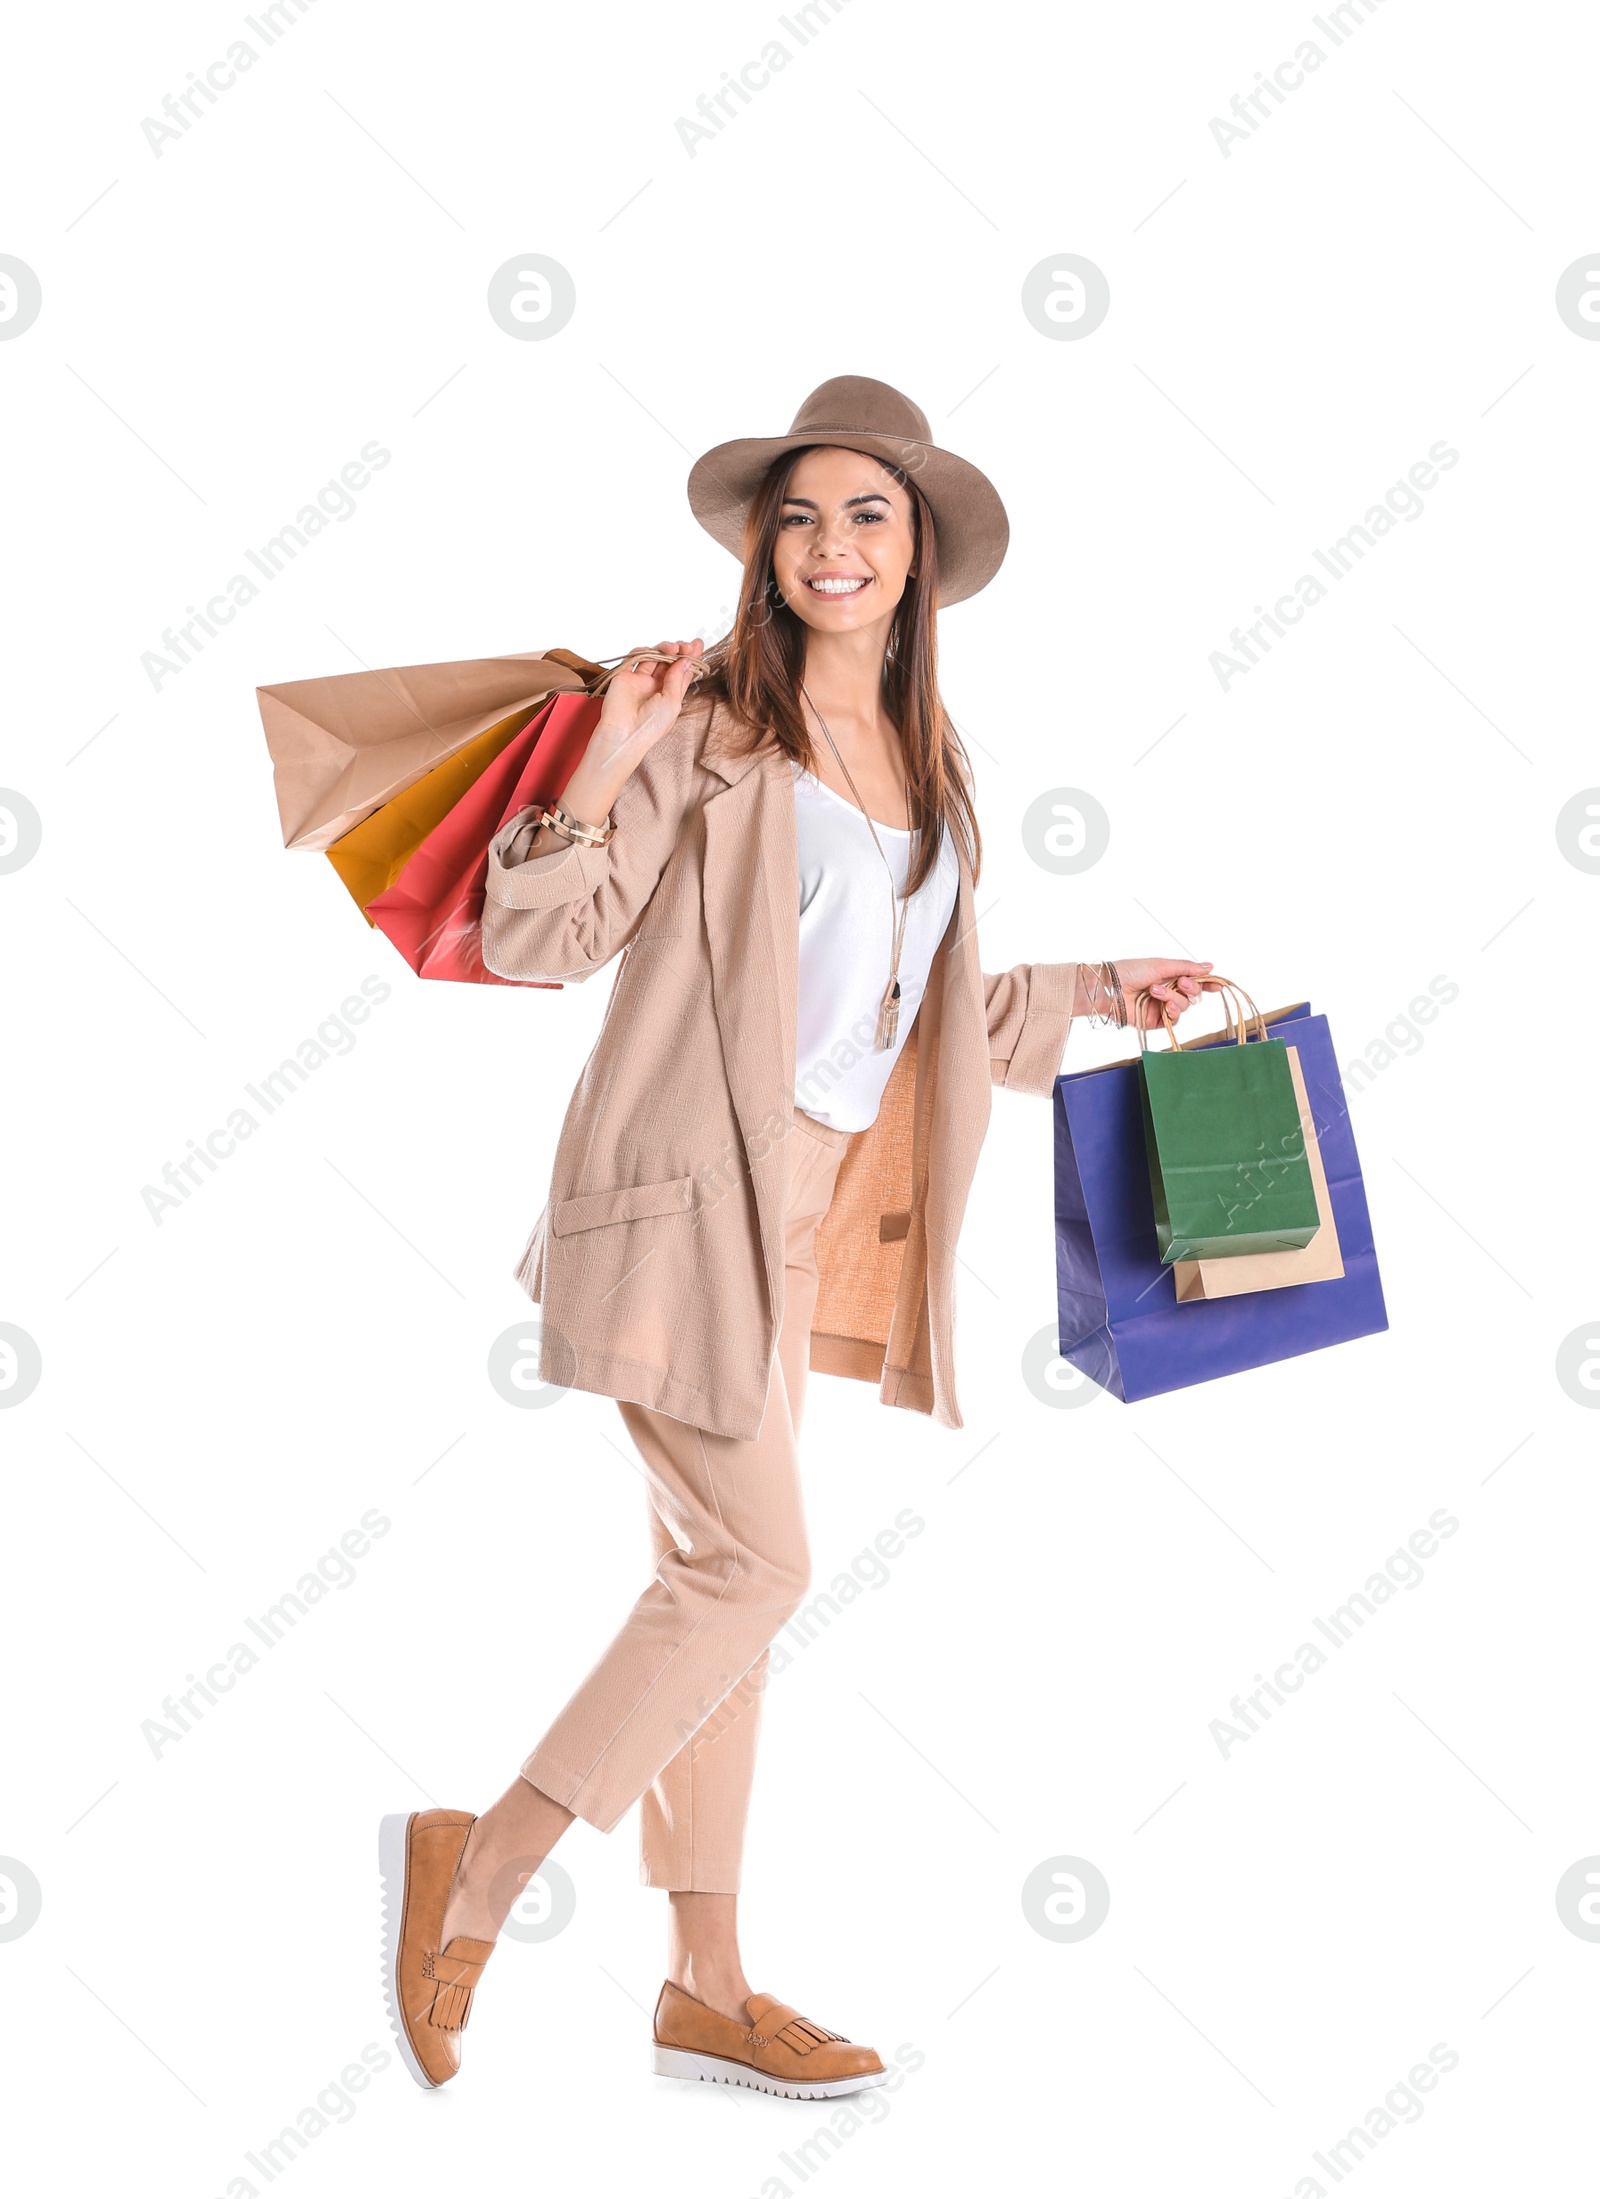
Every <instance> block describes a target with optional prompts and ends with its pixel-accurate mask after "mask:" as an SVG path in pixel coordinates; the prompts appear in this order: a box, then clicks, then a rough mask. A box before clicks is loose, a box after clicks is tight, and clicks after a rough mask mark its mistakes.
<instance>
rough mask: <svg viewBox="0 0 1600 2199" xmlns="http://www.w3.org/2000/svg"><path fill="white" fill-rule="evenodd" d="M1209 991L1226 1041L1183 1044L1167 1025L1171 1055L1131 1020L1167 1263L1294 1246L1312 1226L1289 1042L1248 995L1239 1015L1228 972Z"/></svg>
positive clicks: (1311, 1193)
mask: <svg viewBox="0 0 1600 2199" xmlns="http://www.w3.org/2000/svg"><path fill="white" fill-rule="evenodd" d="M1208 989H1210V990H1214V991H1221V993H1222V996H1223V1006H1224V1010H1225V1012H1226V1014H1227V1018H1228V1030H1229V1034H1230V1036H1231V1037H1232V1038H1233V1040H1234V1043H1233V1044H1232V1045H1226V1046H1207V1047H1204V1048H1198V1049H1196V1050H1195V1051H1193V1052H1189V1051H1186V1050H1185V1049H1184V1048H1183V1047H1182V1046H1181V1045H1180V1043H1179V1039H1178V1035H1177V1031H1176V1030H1175V1029H1174V1028H1173V1026H1172V1024H1171V1023H1170V1022H1169V1023H1168V1024H1167V1029H1168V1033H1169V1036H1170V1037H1171V1040H1172V1047H1171V1051H1170V1052H1165V1053H1156V1052H1153V1051H1151V1050H1150V1049H1149V1048H1148V1047H1147V1046H1146V1043H1145V1032H1144V1026H1143V1017H1142V1010H1141V1014H1140V1016H1139V1017H1138V1018H1137V1019H1136V1020H1137V1021H1138V1025H1139V1090H1140V1096H1141V1099H1142V1102H1143V1109H1144V1142H1145V1153H1146V1156H1147V1157H1148V1160H1149V1163H1150V1190H1151V1196H1152V1198H1153V1201H1154V1204H1155V1215H1156V1240H1157V1242H1158V1244H1159V1245H1160V1248H1161V1258H1162V1261H1163V1263H1164V1264H1165V1265H1167V1266H1170V1265H1171V1264H1172V1263H1173V1262H1174V1261H1175V1260H1221V1259H1227V1258H1229V1257H1231V1256H1232V1255H1234V1254H1244V1253H1250V1252H1296V1251H1300V1250H1302V1249H1303V1248H1304V1247H1305V1246H1306V1245H1308V1244H1310V1242H1311V1240H1312V1238H1313V1237H1314V1236H1315V1235H1316V1233H1317V1229H1318V1226H1319V1219H1320V1218H1319V1216H1318V1213H1317V1195H1316V1190H1315V1188H1314V1186H1313V1184H1312V1180H1311V1166H1310V1163H1309V1162H1308V1160H1307V1158H1306V1149H1305V1134H1304V1132H1303V1131H1302V1129H1301V1127H1300V1108H1299V1104H1298V1101H1297V1100H1296V1097H1295V1089H1294V1078H1293V1075H1292V1073H1291V1071H1290V1068H1289V1050H1288V1047H1287V1046H1286V1045H1285V1044H1284V1042H1283V1041H1282V1039H1276V1038H1269V1037H1268V1036H1267V1027H1266V1023H1265V1021H1264V1019H1263V1018H1262V1016H1261V1012H1260V1010H1259V1009H1257V1008H1256V1006H1255V1003H1254V1001H1250V1008H1251V1011H1252V1015H1251V1017H1250V1018H1248V1019H1247V1018H1246V1015H1245V1012H1244V1009H1243V1007H1242V1006H1239V1005H1238V1004H1237V1003H1236V1002H1235V1001H1234V998H1233V995H1234V993H1235V991H1236V990H1237V988H1235V987H1233V986H1231V985H1230V983H1229V981H1228V980H1227V979H1225V978H1222V979H1218V978H1213V979H1211V980H1209V981H1208ZM1243 997H1244V998H1245V999H1247V1000H1248V998H1249V996H1248V994H1246V995H1244V996H1243ZM1236 1013H1237V1023H1235V1014H1236ZM1252 1022H1253V1026H1254V1028H1253V1033H1252V1030H1251V1024H1252Z"/></svg>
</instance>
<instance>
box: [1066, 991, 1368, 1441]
mask: <svg viewBox="0 0 1600 2199" xmlns="http://www.w3.org/2000/svg"><path fill="white" fill-rule="evenodd" d="M1263 1020H1264V1024H1265V1027H1266V1029H1267V1031H1268V1032H1269V1034H1270V1038H1271V1039H1277V1040H1281V1041H1283V1042H1284V1044H1285V1045H1292V1046H1293V1047H1294V1049H1295V1051H1296V1053H1297V1054H1298V1056H1299V1062H1300V1069H1301V1073H1302V1076H1303V1078H1304V1082H1305V1089H1306V1097H1307V1100H1308V1102H1309V1105H1310V1109H1311V1113H1312V1116H1313V1119H1314V1122H1315V1126H1316V1134H1317V1142H1318V1145H1319V1147H1320V1150H1321V1155H1322V1161H1323V1166H1324V1170H1325V1173H1326V1180H1327V1186H1328V1196H1329V1200H1330V1203H1331V1206H1332V1209H1333V1218H1334V1222H1335V1224H1336V1226H1337V1231H1338V1237H1339V1244H1340V1248H1341V1254H1342V1259H1343V1265H1344V1273H1343V1275H1342V1276H1339V1277H1337V1278H1334V1279H1330V1280H1327V1281H1322V1282H1315V1283H1297V1284H1294V1285H1292V1286H1291V1287H1289V1288H1287V1289H1283V1290H1267V1291H1252V1292H1250V1293H1249V1294H1248V1295H1245V1296H1239V1297H1227V1298H1220V1299H1210V1298H1207V1299H1204V1300H1202V1301H1200V1302H1199V1303H1197V1304H1189V1305H1183V1306H1180V1305H1179V1304H1178V1300H1177V1290H1176V1277H1175V1274H1174V1271H1173V1268H1172V1267H1171V1266H1170V1265H1168V1264H1166V1263H1164V1262H1163V1260H1162V1258H1161V1247H1160V1244H1159V1242H1158V1241H1157V1237H1156V1220H1155V1209H1154V1202H1153V1198H1152V1194H1151V1187H1150V1170H1149V1165H1148V1161H1147V1157H1146V1152H1145V1142H1144V1119H1143V1107H1142V1102H1141V1098H1140V1079H1139V1069H1138V1064H1137V1063H1136V1062H1132V1061H1127V1062H1114V1063H1110V1064H1107V1065H1106V1066H1105V1067H1102V1068H1099V1069H1087V1070H1080V1071H1078V1072H1077V1073H1076V1074H1074V1075H1071V1076H1064V1077H1058V1078H1057V1079H1056V1086H1055V1102H1054V1107H1055V1178H1056V1191H1055V1198H1056V1295H1057V1318H1058V1323H1059V1346H1060V1352H1061V1356H1062V1358H1063V1359H1066V1360H1068V1361H1069V1362H1070V1363H1071V1364H1072V1365H1073V1366H1075V1367H1077V1368H1078V1369H1079V1370H1080V1371H1081V1372H1082V1373H1084V1374H1087V1375H1088V1376H1090V1377H1091V1379H1092V1380H1094V1381H1095V1382H1097V1383H1099V1384H1100V1385H1101V1387H1102V1388H1103V1389H1105V1390H1107V1391H1108V1392H1109V1393H1110V1394H1111V1395H1112V1396H1113V1397H1116V1398H1120V1399H1122V1400H1123V1401H1124V1402H1127V1403H1132V1402H1135V1401H1137V1400H1138V1399H1140V1398H1145V1397H1154V1396H1157V1395H1159V1394H1160V1393H1162V1392H1163V1391H1166V1390H1181V1389H1187V1388H1189V1387H1191V1386H1192V1385H1194V1384H1195V1383H1199V1382H1209V1381H1212V1380H1214V1379H1215V1378H1216V1377H1218V1376H1220V1375H1225V1374H1235V1373H1238V1372H1240V1371H1242V1370H1243V1369H1245V1368H1248V1367H1259V1366H1265V1365H1268V1364H1269V1363H1270V1362H1272V1361H1274V1360H1278V1359H1292V1358H1294V1357H1296V1356H1297V1355H1298V1354H1300V1353H1302V1352H1310V1351H1320V1350H1322V1349H1323V1348H1324V1347H1325V1346H1328V1345H1331V1344H1338V1343H1344V1342H1347V1341H1348V1340H1350V1339H1352V1338H1354V1337H1358V1336H1368V1335H1372V1334H1374V1333H1375V1332H1377V1331H1379V1330H1382V1329H1386V1328H1387V1327H1388V1325H1389V1323H1388V1315H1387V1313H1386V1311H1385V1308H1384V1302H1383V1286H1382V1282H1381V1280H1380V1277H1379V1274H1378V1260H1377V1253H1376V1251H1375V1250H1374V1247H1373V1242H1372V1224H1371V1220H1370V1217H1369V1216H1368V1213H1367V1201H1366V1193H1365V1190H1364V1189H1363V1186H1362V1181H1361V1163H1360V1159H1359V1157H1358V1155H1357V1152H1356V1144H1355V1138H1354V1135H1353V1132H1352V1129H1351V1124H1350V1116H1349V1110H1348V1106H1347V1103H1346V1097H1345V1092H1344V1088H1343V1085H1342V1084H1341V1082H1340V1077H1339V1065H1338V1061H1337V1059H1336V1057H1335V1054H1334V1048H1333V1040H1332V1038H1331V1036H1330V1035H1329V1031H1328V1023H1327V1018H1326V1017H1325V1016H1314V1015H1312V1013H1311V1012H1310V1009H1309V1008H1308V1007H1307V1006H1305V1005H1301V1006H1299V1007H1296V1008H1284V1009H1279V1010H1278V1011H1277V1012H1276V1013H1274V1014H1271V1015H1268V1016H1267V1017H1265V1018H1264V1019H1263ZM1224 1043H1226V1041H1225V1040H1224V1041H1204V1040H1203V1041H1200V1042H1198V1043H1197V1044H1196V1045H1194V1046H1191V1047H1187V1048H1185V1052H1186V1053H1187V1054H1189V1055H1190V1056H1191V1057H1195V1056H1199V1055H1202V1054H1204V1053H1205V1052H1207V1051H1209V1050H1211V1049H1212V1048H1213V1047H1215V1046H1217V1045H1219V1044H1224ZM1262 1043H1263V1041H1262V1040H1260V1039H1259V1038H1251V1039H1250V1040H1248V1041H1247V1050H1248V1049H1249V1048H1254V1047H1257V1046H1259V1045H1261V1044H1262Z"/></svg>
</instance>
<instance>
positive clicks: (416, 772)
mask: <svg viewBox="0 0 1600 2199" xmlns="http://www.w3.org/2000/svg"><path fill="white" fill-rule="evenodd" d="M600 669H601V668H600V666H599V665H598V664H594V663H592V662H591V661H590V659H589V658H587V657H580V656H576V655H574V654H573V652H572V651H571V650H570V649H547V650H545V651H543V652H542V653H540V652H538V651H534V650H529V651H527V652H525V653H523V654H521V655H514V656H504V657H476V658H468V659H465V660H464V661H462V662H461V663H459V664H405V665H398V666H393V667H391V668H389V669H388V670H386V671H380V672H337V673H333V674H331V675H330V676H329V677H327V678H325V679H312V680H290V681H288V682H286V683H285V684H283V685H280V686H275V687H258V688H257V689H256V700H257V702H258V703H259V704H260V707H261V723H262V728H263V730H264V731H265V733H266V736H267V747H268V749H269V750H270V752H271V755H272V776H273V784H274V788H275V791H276V793H277V797H278V817H279V821H280V823H281V824H282V827H283V844H284V846H285V847H289V848H313V849H316V848H327V847H330V846H331V845H332V844H333V842H334V841H335V840H338V839H341V838H342V837H343V836H344V835H345V834H346V833H347V832H349V831H351V830H352V829H353V828H354V827H355V826H356V825H358V824H359V823H360V822H361V820H362V818H363V817H368V816H370V815H371V814H372V812H373V811H374V810H375V809H377V808H378V807H379V806H380V805H381V804H382V803H384V802H387V801H390V800H392V799H393V797H394V796H395V795H396V794H399V793H402V792H403V791H404V789H405V788H407V787H409V786H415V784H416V783H417V781H418V780H419V779H421V778H422V777H424V776H425V774H426V773H428V772H429V771H431V770H432V769H433V767H434V765H435V764H437V763H440V762H442V761H443V760H444V758H445V757H447V756H453V755H455V754H457V753H458V752H459V751H460V750H461V749H463V748H465V747H467V745H468V744H469V743H470V742H472V741H475V740H476V739H477V738H478V736H479V734H481V733H486V732H488V731H489V729H490V728H491V727H492V726H495V725H498V724H499V723H501V721H502V720H504V719H506V718H508V717H512V716H514V715H515V714H516V713H518V712H519V711H520V712H522V713H523V714H524V716H526V714H527V713H529V712H531V711H533V710H535V709H537V708H538V707H539V705H540V704H541V703H543V702H545V701H546V700H547V699H548V698H549V697H550V696H551V695H554V694H570V693H581V692H582V691H583V690H584V689H585V688H586V686H587V685H588V683H589V682H590V681H591V680H593V679H594V678H596V677H597V675H598V674H599V672H600Z"/></svg>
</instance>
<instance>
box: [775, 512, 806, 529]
mask: <svg viewBox="0 0 1600 2199" xmlns="http://www.w3.org/2000/svg"><path fill="white" fill-rule="evenodd" d="M809 523H810V514H809V513H808V512H785V513H784V515H783V517H782V519H780V520H779V522H778V524H779V526H780V527H804V526H807V525H809Z"/></svg>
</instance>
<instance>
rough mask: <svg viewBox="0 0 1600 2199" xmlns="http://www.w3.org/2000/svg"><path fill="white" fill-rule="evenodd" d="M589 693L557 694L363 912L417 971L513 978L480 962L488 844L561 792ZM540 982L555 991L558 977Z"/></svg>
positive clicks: (587, 726) (591, 698)
mask: <svg viewBox="0 0 1600 2199" xmlns="http://www.w3.org/2000/svg"><path fill="white" fill-rule="evenodd" d="M600 707H601V705H600V698H599V697H598V696H595V695H570V694H563V695H555V696H553V697H552V698H551V700H550V701H549V702H548V703H546V705H545V707H544V708H543V710H541V711H540V712H539V715H538V716H537V717H536V718H535V719H534V720H533V721H532V723H531V724H529V725H527V726H525V727H524V728H523V730H522V732H520V733H519V734H517V736H516V737H515V739H514V740H512V741H511V742H509V743H508V744H507V746H506V747H505V748H503V749H502V750H501V752H500V754H499V755H498V756H497V757H496V758H495V760H494V762H493V763H492V764H491V765H490V766H489V768H488V770H487V771H485V772H484V773H483V774H482V776H481V777H480V778H478V779H477V780H475V781H474V783H473V785H472V786H471V787H469V788H468V790H467V792H466V793H465V794H464V795H463V796H462V798H461V800H460V801H459V802H457V804H456V806H455V808H454V809H453V810H451V812H450V814H449V815H448V816H447V817H446V818H445V820H444V822H443V823H442V824H440V825H437V826H435V828H434V830H433V831H432V832H430V833H429V835H428V837H427V839H426V840H424V841H423V843H422V845H421V846H420V847H419V848H418V849H417V851H416V853H415V854H414V855H413V856H412V858H411V860H410V862H408V863H407V865H406V867H405V869H404V870H403V871H402V872H401V873H400V876H399V877H398V878H397V879H396V880H395V882H394V884H393V885H392V886H390V887H389V888H388V889H387V891H385V892H383V893H380V894H379V895H378V897H377V899H376V900H375V901H370V902H368V904H367V915H368V916H369V917H370V919H371V920H372V922H373V923H374V924H375V925H376V926H377V927H378V929H379V930H380V931H381V932H383V933H384V935H385V936H386V937H387V938H389V939H391V940H392V941H393V942H394V944H395V945H396V946H397V947H398V948H399V950H400V952H401V953H402V954H403V955H404V956H405V958H406V960H407V961H408V962H409V963H410V964H411V967H412V968H413V969H414V970H415V971H416V972H417V973H418V975H419V976H421V977H432V978H442V979H445V980H449V981H453V982H455V983H457V984H465V985H513V984H516V983H518V982H520V981H519V980H518V979H516V978H506V977H497V976H496V975H495V973H494V971H493V970H490V969H486V968H485V966H484V960H483V944H482V930H481V924H482V917H483V902H484V887H485V882H486V880H487V878H488V875H489V842H490V841H491V840H492V839H493V838H494V836H495V834H496V833H497V832H498V831H499V830H500V828H501V826H502V825H504V824H508V823H509V822H510V820H511V819H512V818H513V817H514V816H515V815H516V814H517V812H518V810H521V809H526V808H527V807H528V806H529V805H530V804H531V803H533V802H552V801H554V800H555V799H556V797H557V796H558V795H559V794H560V793H561V792H562V790H563V788H564V787H565V786H566V783H567V781H568V779H570V778H571V776H572V773H573V771H574V770H575V769H576V767H577V764H578V761H579V759H580V758H581V757H582V755H583V752H584V750H585V749H586V748H587V747H588V745H589V736H590V735H591V734H592V733H593V731H594V729H595V726H596V725H597V724H598V723H599V719H600ZM536 989H537V990H541V991H547V992H559V991H560V989H561V988H560V987H559V986H558V985H551V986H542V987H538V988H536Z"/></svg>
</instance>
